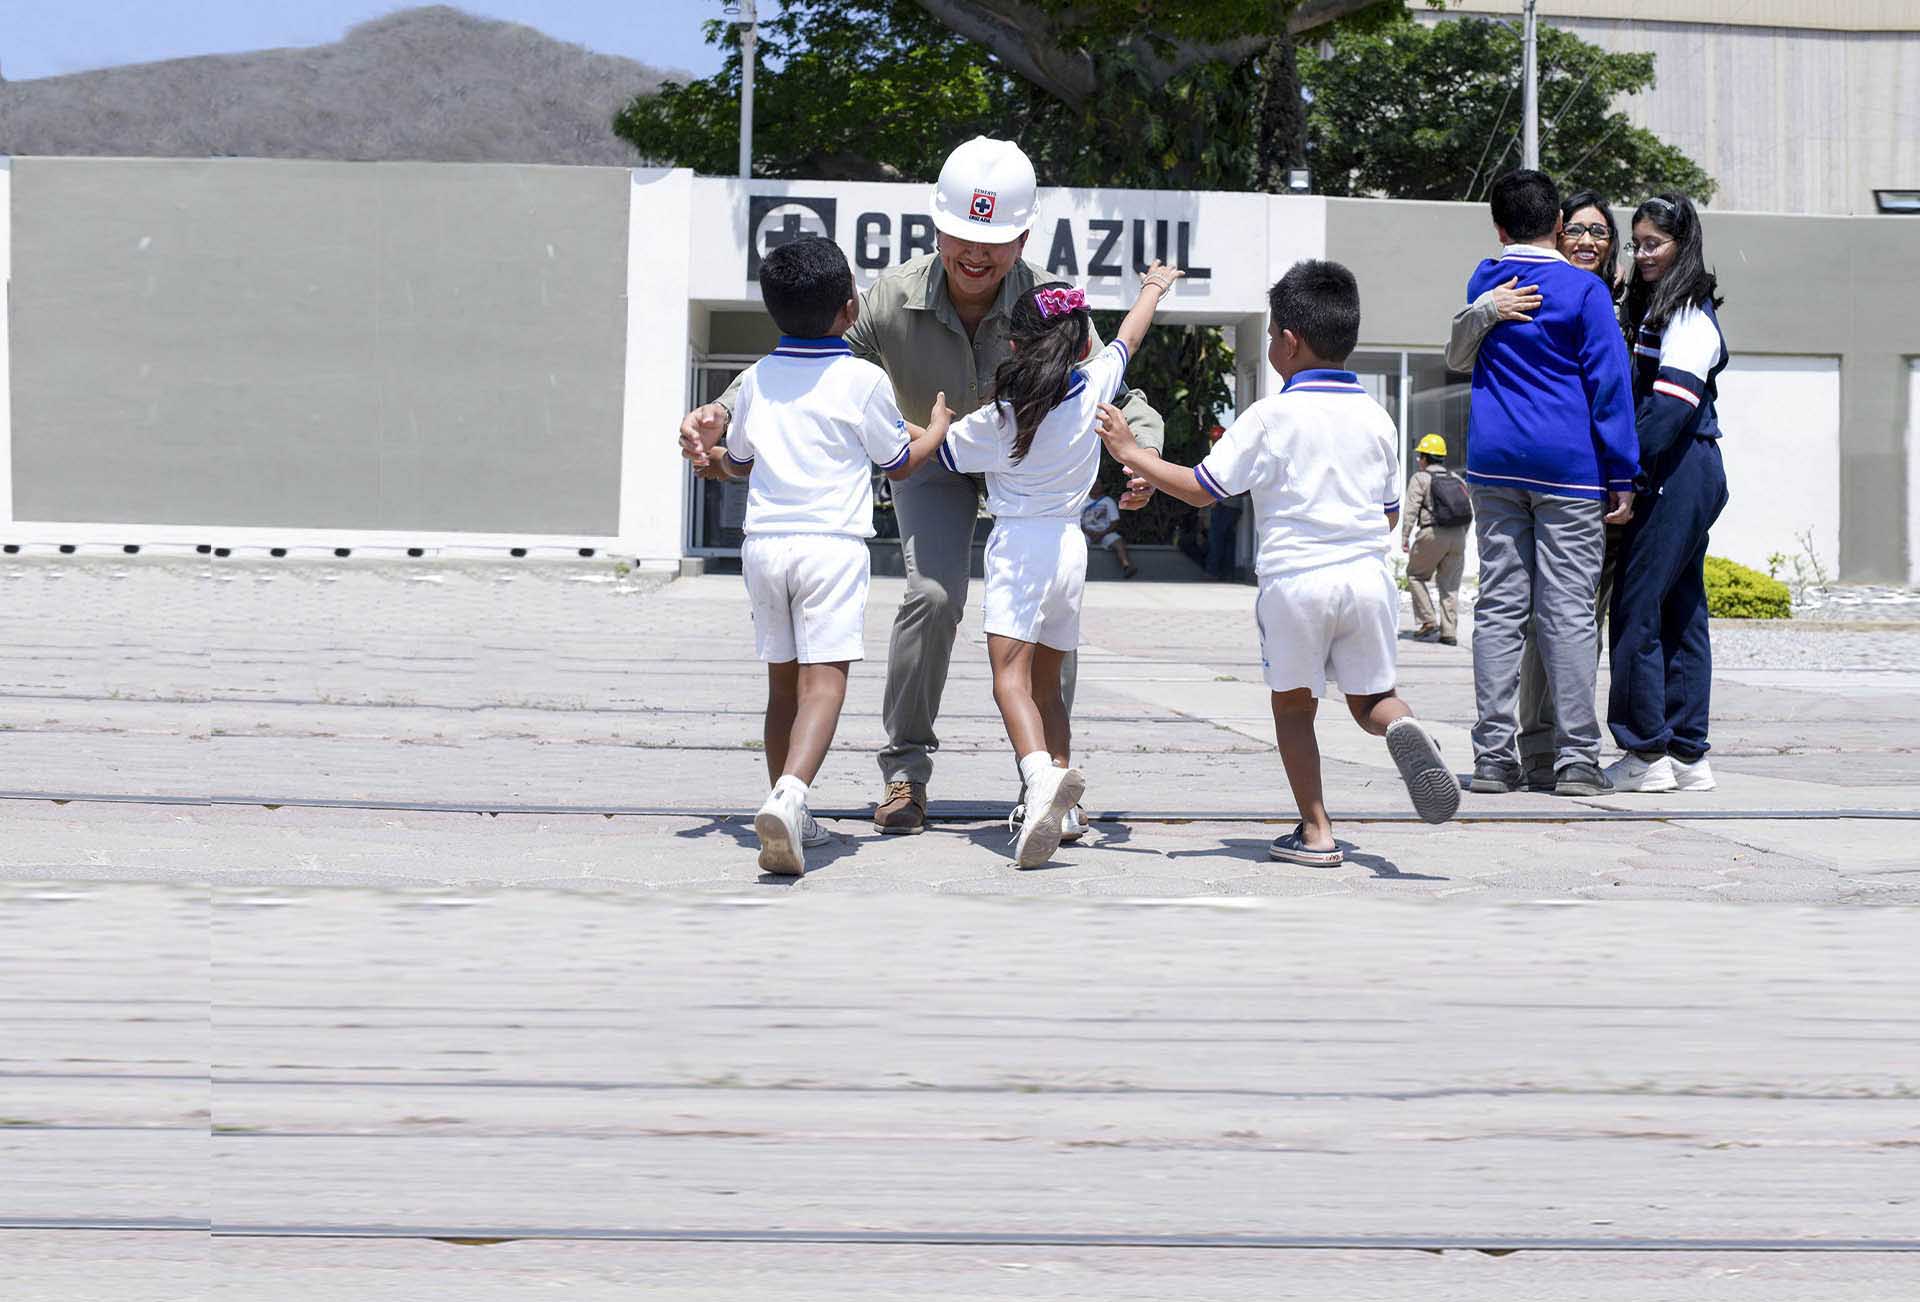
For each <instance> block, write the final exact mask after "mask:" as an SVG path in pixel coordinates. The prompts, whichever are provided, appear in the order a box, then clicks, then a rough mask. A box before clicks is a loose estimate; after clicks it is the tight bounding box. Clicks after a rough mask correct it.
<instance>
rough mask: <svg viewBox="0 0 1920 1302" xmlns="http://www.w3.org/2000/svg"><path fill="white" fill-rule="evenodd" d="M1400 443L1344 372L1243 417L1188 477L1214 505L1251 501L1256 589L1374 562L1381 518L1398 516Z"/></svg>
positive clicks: (1325, 373)
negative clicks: (1302, 574)
mask: <svg viewBox="0 0 1920 1302" xmlns="http://www.w3.org/2000/svg"><path fill="white" fill-rule="evenodd" d="M1399 438H1400V428H1399V426H1398V425H1396V424H1395V423H1394V419H1393V417H1392V416H1390V415H1388V414H1387V411H1386V409H1385V408H1384V407H1382V406H1381V405H1380V404H1379V403H1377V402H1375V401H1374V400H1373V399H1372V398H1371V397H1369V396H1368V395H1367V391H1366V390H1365V389H1364V388H1362V387H1361V385H1360V382H1359V379H1358V377H1356V376H1355V375H1354V373H1353V372H1352V371H1336V370H1311V371H1300V372H1298V373H1296V374H1295V375H1294V376H1293V378H1292V379H1290V380H1288V381H1287V384H1286V387H1285V388H1284V389H1282V390H1281V391H1280V392H1279V393H1276V394H1273V395H1271V396H1270V397H1266V398H1262V399H1261V400H1260V401H1259V402H1256V403H1254V404H1253V405H1252V406H1251V407H1249V408H1247V409H1246V411H1244V412H1242V413H1241V414H1240V418H1239V419H1238V420H1236V421H1234V422H1233V425H1232V427H1231V428H1230V429H1228V430H1227V432H1226V433H1225V434H1222V435H1221V436H1220V441H1219V442H1218V443H1216V444H1214V445H1213V450H1212V451H1211V452H1209V453H1208V454H1207V459H1206V460H1205V461H1202V462H1201V463H1200V464H1199V465H1198V466H1196V467H1194V476H1195V477H1196V478H1197V479H1198V480H1199V481H1200V486H1201V487H1202V488H1204V489H1206V490H1207V492H1208V493H1210V494H1212V495H1213V497H1214V498H1215V499H1216V500H1219V501H1225V500H1226V499H1227V498H1229V497H1233V496H1235V495H1237V494H1240V493H1251V494H1252V497H1253V516H1254V526H1255V528H1256V530H1257V531H1258V533H1259V544H1258V549H1257V556H1256V559H1255V562H1254V568H1255V571H1256V572H1257V573H1258V574H1259V576H1260V577H1261V578H1262V579H1270V578H1272V577H1274V576H1275V575H1279V574H1287V573H1291V572H1294V571H1298V570H1307V569H1314V568H1317V567H1319V566H1322V565H1336V564H1339V563H1341V562H1343V561H1350V560H1355V559H1358V558H1361V557H1368V556H1371V557H1373V558H1375V559H1382V558H1384V556H1385V554H1386V536H1387V535H1386V521H1385V519H1384V518H1383V515H1384V513H1387V512H1392V511H1397V510H1399V509H1400V459H1399V457H1397V456H1396V455H1395V454H1394V448H1395V446H1396V445H1397V444H1398V442H1399ZM1383 563H1384V561H1383Z"/></svg>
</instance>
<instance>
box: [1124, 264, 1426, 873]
mask: <svg viewBox="0 0 1920 1302" xmlns="http://www.w3.org/2000/svg"><path fill="white" fill-rule="evenodd" d="M1267 300H1268V307H1269V309H1270V311H1271V313H1272V317H1273V320H1272V323H1271V324H1270V325H1269V326H1268V329H1267V333H1268V336H1269V338H1270V343H1269V344H1268V347H1267V360H1268V361H1270V362H1271V363H1272V364H1273V369H1274V370H1276V371H1278V372H1279V373H1280V375H1281V377H1282V378H1283V379H1285V381H1286V387H1285V388H1284V389H1282V390H1281V391H1280V392H1279V393H1277V394H1274V395H1272V396H1271V397H1267V398H1262V399H1261V400H1260V401H1259V402H1256V403H1254V404H1253V405H1252V406H1251V407H1249V408H1248V409H1247V410H1246V412H1245V413H1244V414H1242V415H1241V417H1240V418H1239V419H1238V420H1236V421H1235V422H1234V423H1233V427H1232V428H1231V429H1229V430H1228V431H1227V432H1226V434H1225V435H1224V436H1222V438H1221V439H1220V441H1219V442H1218V443H1216V444H1215V445H1214V448H1213V451H1212V452H1210V453H1208V454H1207V458H1206V460H1204V461H1202V462H1201V463H1200V464H1199V465H1198V466H1193V467H1188V466H1176V465H1171V464H1169V463H1167V462H1165V461H1162V460H1161V459H1160V456H1159V454H1158V453H1155V452H1152V451H1150V450H1148V449H1145V448H1142V447H1140V446H1139V444H1137V443H1135V442H1134V440H1133V436H1132V435H1131V434H1130V433H1128V431H1127V426H1126V422H1125V421H1124V420H1119V421H1118V422H1116V420H1115V417H1116V415H1117V412H1115V410H1114V409H1113V408H1112V406H1111V405H1108V406H1104V407H1102V409H1101V423H1100V436H1101V438H1102V439H1103V440H1105V442H1106V445H1107V450H1108V451H1110V452H1112V453H1113V456H1114V459H1115V460H1117V461H1119V462H1120V463H1121V464H1123V465H1124V466H1126V467H1127V469H1128V470H1129V471H1131V472H1132V473H1133V474H1134V475H1136V476H1138V477H1139V478H1141V479H1144V480H1146V481H1147V482H1148V483H1149V484H1151V485H1153V486H1154V487H1155V488H1157V489H1160V490H1161V491H1162V492H1166V493H1171V494H1173V495H1174V496H1175V497H1177V498H1179V499H1180V500H1181V501H1183V502H1189V503H1191V504H1192V505H1194V506H1206V505H1207V504H1209V503H1211V502H1217V501H1224V500H1225V499H1227V498H1229V497H1232V496H1234V495H1235V494H1236V493H1243V492H1251V493H1252V496H1253V511H1254V519H1255V521H1256V524H1257V526H1258V530H1257V531H1258V534H1259V557H1258V561H1257V565H1256V570H1257V573H1258V575H1259V578H1260V594H1259V597H1258V599H1257V601H1256V604H1255V606H1254V619H1255V622H1256V623H1257V624H1258V626H1259V629H1260V658H1261V663H1262V664H1263V665H1264V666H1265V669H1266V680H1267V687H1268V689H1269V690H1270V691H1271V692H1272V693H1273V730H1274V737H1275V740H1276V741H1277V742H1278V743H1279V748H1280V759H1281V762H1282V763H1283V764H1285V766H1286V770H1287V782H1288V784H1289V785H1290V786H1291V787H1292V788H1293V798H1294V802H1295V804H1297V805H1298V806H1299V809H1300V822H1299V824H1298V825H1296V826H1295V827H1294V829H1293V831H1291V832H1289V833H1287V834H1286V835H1285V836H1281V837H1278V838H1276V839H1275V840H1274V842H1273V844H1272V846H1270V847H1269V849H1268V853H1269V854H1270V855H1271V856H1272V857H1273V858H1275V859H1279V860H1282V861H1284V862H1287V863H1297V864H1305V865H1308V866H1311V867H1331V866H1333V865H1335V864H1338V863H1340V862H1341V861H1342V854H1341V851H1340V847H1339V845H1338V843H1337V842H1335V840H1334V839H1333V824H1332V822H1331V821H1330V820H1329V819H1328V817H1327V807H1326V802H1325V799H1324V798H1323V796H1322V793H1321V786H1320V748H1319V745H1318V743H1317V742H1316V741H1315V739H1314V733H1313V719H1314V713H1315V711H1316V709H1317V708H1318V704H1319V702H1318V699H1317V698H1318V697H1319V696H1320V695H1321V694H1322V693H1323V692H1325V690H1326V686H1327V679H1328V678H1329V676H1331V677H1332V678H1333V679H1335V680H1336V681H1337V682H1338V683H1339V684H1340V689H1341V691H1343V692H1344V693H1346V697H1347V708H1348V709H1349V710H1350V711H1352V713H1353V718H1354V722H1356V723H1358V724H1359V725H1360V726H1361V727H1362V728H1364V729H1365V730H1366V731H1367V732H1369V733H1371V734H1372V735H1373V736H1376V737H1385V738H1386V739H1387V752H1388V753H1389V754H1390V755H1392V756H1393V761H1394V764H1395V765H1396V766H1397V767H1398V768H1399V770H1400V776H1401V777H1402V778H1403V779H1404V780H1405V782H1406V784H1407V794H1408V795H1410V796H1411V797H1412V798H1413V807H1414V809H1415V811H1417V812H1418V813H1419V815H1420V817H1421V818H1423V819H1425V820H1426V821H1427V822H1429V823H1444V822H1445V821H1446V820H1448V819H1449V818H1452V817H1453V815H1454V813H1455V811H1456V810H1458V809H1459V807H1460V784H1459V782H1458V781H1457V780H1456V779H1455V778H1454V775H1453V774H1452V773H1451V772H1449V771H1448V769H1447V766H1446V765H1445V764H1443V763H1442V762H1441V760H1440V752H1439V749H1438V748H1437V747H1436V746H1435V745H1434V742H1433V738H1432V737H1430V736H1428V735H1427V731H1426V729H1425V728H1423V727H1422V726H1421V725H1420V723H1419V721H1418V720H1416V719H1415V718H1414V717H1413V712H1412V711H1411V710H1409V709H1408V708H1407V705H1406V702H1404V701H1402V700H1401V699H1400V697H1399V695H1398V694H1397V693H1396V692H1395V691H1394V678H1395V674H1394V670H1395V663H1394V656H1395V648H1394V642H1395V633H1396V631H1397V629H1398V625H1399V609H1400V602H1399V593H1398V590H1397V589H1396V588H1395V586H1394V582H1393V575H1392V574H1391V573H1390V572H1389V571H1388V569H1387V561H1386V555H1385V549H1384V547H1383V545H1382V544H1383V542H1384V541H1385V540H1384V539H1383V538H1382V536H1381V535H1382V534H1383V533H1385V532H1388V531H1390V530H1392V528H1393V527H1394V525H1395V523H1396V522H1397V521H1398V519H1399V514H1400V468H1399V459H1398V458H1397V457H1395V455H1394V446H1395V444H1396V443H1397V442H1398V441H1399V430H1398V427H1397V426H1396V425H1395V423H1394V420H1393V417H1391V416H1389V415H1388V414H1387V413H1386V411H1385V410H1384V409H1382V408H1381V406H1380V405H1379V404H1378V403H1376V402H1374V401H1373V400H1372V399H1371V398H1369V397H1368V396H1367V392H1366V390H1365V389H1363V388H1361V387H1360V383H1359V381H1358V379H1357V378H1356V377H1355V376H1354V374H1353V372H1351V371H1347V370H1344V369H1341V366H1342V363H1344V362H1345V361H1346V360H1347V355H1348V354H1349V353H1351V352H1352V351H1353V347H1354V344H1355V342H1356V341H1357V340H1358V339H1359V337H1360V288H1359V285H1358V284H1357V283H1356V282H1355V281H1354V278H1353V273H1352V272H1350V271H1348V270H1347V269H1346V268H1345V267H1343V266H1341V265H1340V264H1339V263H1337V262H1313V261H1307V262H1296V263H1294V265H1293V268H1292V270H1290V271H1288V272H1287V274H1286V275H1285V276H1283V277H1281V278H1280V282H1279V283H1278V284H1276V285H1275V286H1274V287H1273V288H1272V289H1271V290H1270V291H1269V292H1268V295H1267Z"/></svg>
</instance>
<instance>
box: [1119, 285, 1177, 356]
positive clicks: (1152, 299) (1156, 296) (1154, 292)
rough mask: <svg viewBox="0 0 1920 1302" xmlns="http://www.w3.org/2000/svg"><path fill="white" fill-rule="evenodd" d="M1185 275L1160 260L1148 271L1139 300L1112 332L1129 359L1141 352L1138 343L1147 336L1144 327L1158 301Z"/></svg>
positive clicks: (1148, 322)
mask: <svg viewBox="0 0 1920 1302" xmlns="http://www.w3.org/2000/svg"><path fill="white" fill-rule="evenodd" d="M1186 274H1187V273H1186V272H1184V271H1182V270H1180V268H1178V267H1169V266H1168V265H1167V264H1166V263H1164V262H1159V261H1156V262H1155V263H1154V264H1153V265H1152V266H1150V267H1148V268H1147V272H1146V276H1145V278H1144V279H1142V280H1141V282H1140V297H1139V298H1136V299H1134V300H1133V306H1132V307H1130V308H1128V309H1127V314H1126V316H1125V317H1123V318H1121V321H1120V328H1119V329H1118V330H1115V331H1114V332H1113V337H1114V338H1115V339H1118V340H1119V341H1120V342H1121V343H1123V344H1125V345H1126V346H1127V356H1128V357H1132V356H1133V355H1134V354H1135V353H1137V352H1139V351H1140V341H1141V340H1143V339H1145V338H1146V337H1147V327H1148V326H1150V325H1152V324H1153V314H1154V312H1155V310H1156V309H1158V308H1159V306H1160V300H1161V298H1162V297H1164V296H1165V295H1166V294H1167V293H1168V291H1170V290H1171V289H1172V288H1173V282H1174V281H1176V280H1178V279H1180V278H1181V277H1182V276H1184V275H1186Z"/></svg>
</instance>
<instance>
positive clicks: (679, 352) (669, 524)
mask: <svg viewBox="0 0 1920 1302" xmlns="http://www.w3.org/2000/svg"><path fill="white" fill-rule="evenodd" d="M630 198H631V209H630V216H629V220H628V223H627V371H626V395H625V409H624V414H623V421H622V435H621V445H620V546H621V547H622V548H623V549H627V550H631V551H632V552H633V553H634V554H635V555H636V556H638V557H640V558H641V559H643V560H663V559H671V558H677V557H679V556H680V555H681V554H682V553H683V551H684V550H685V539H686V493H685V489H684V487H683V486H684V484H685V482H686V473H687V472H686V463H685V462H684V461H682V460H681V458H680V449H679V445H678V443H677V441H676V439H675V431H676V430H677V429H678V427H679V425H680V417H681V416H682V415H683V414H684V413H685V411H686V409H687V356H688V354H687V340H688V335H687V330H688V317H687V298H688V294H689V292H690V287H689V279H690V275H691V272H690V268H689V266H688V262H687V258H686V257H685V255H684V253H683V250H684V249H685V247H686V243H687V231H688V228H689V223H690V222H691V221H692V219H693V173H691V172H686V171H665V170H650V169H645V170H636V171H635V172H634V173H633V189H632V192H631V196H630Z"/></svg>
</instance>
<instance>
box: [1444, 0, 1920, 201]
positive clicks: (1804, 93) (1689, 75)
mask: <svg viewBox="0 0 1920 1302" xmlns="http://www.w3.org/2000/svg"><path fill="white" fill-rule="evenodd" d="M1912 8H1913V10H1914V11H1915V13H1916V14H1920V4H1915V5H1913V6H1912ZM1479 9H1480V6H1479V5H1476V4H1475V3H1474V0H1468V7H1467V9H1466V10H1464V11H1462V16H1465V15H1466V14H1470V13H1474V12H1475V11H1477V10H1479ZM1481 16H1499V17H1502V18H1506V17H1507V15H1504V14H1499V15H1494V14H1486V13H1482V14H1481ZM1544 21H1546V22H1549V23H1551V24H1552V25H1553V26H1555V27H1559V28H1562V29H1564V30H1566V31H1569V32H1572V33H1573V34H1574V35H1576V36H1578V37H1580V39H1582V40H1584V41H1589V42H1591V43H1592V44H1595V45H1598V46H1601V47H1602V48H1604V49H1608V50H1621V51H1634V52H1648V51H1650V52H1652V53H1653V55H1654V58H1655V62H1654V70H1655V74H1656V76H1657V78H1658V81H1657V83H1656V85H1655V86H1654V88H1653V89H1652V90H1649V91H1647V92H1645V93H1644V94H1641V95H1636V96H1633V97H1631V98H1630V99H1628V100H1627V101H1625V102H1624V103H1623V105H1622V107H1623V108H1624V109H1625V111H1626V113H1627V116H1628V117H1629V118H1630V119H1631V120H1632V121H1633V123H1634V124H1635V125H1636V126H1642V127H1646V128H1647V129H1648V130H1650V131H1652V132H1653V133H1654V134H1655V135H1657V136H1659V137H1660V138H1661V139H1662V140H1664V141H1666V142H1667V143H1669V144H1671V145H1675V146H1678V147H1679V148H1680V149H1682V150H1684V151H1685V152H1686V153H1687V154H1688V156H1689V157H1691V158H1692V159H1693V160H1694V161H1695V162H1697V163H1699V164H1700V165H1701V166H1702V167H1704V168H1706V170H1707V172H1708V173H1709V174H1710V175H1711V176H1712V177H1713V178H1714V179H1715V180H1716V181H1717V182H1719V186H1720V189H1719V191H1718V192H1717V193H1716V194H1715V196H1714V200H1713V206H1714V207H1716V208H1721V209H1732V210H1737V211H1741V212H1788V213H1836V214H1837V213H1871V212H1873V211H1875V207H1874V199H1873V191H1874V190H1875V189H1876V188H1879V189H1915V188H1920V31H1911V30H1909V31H1840V30H1814V29H1808V28H1790V27H1752V26H1746V25H1735V24H1705V23H1686V22H1670V21H1659V22H1649V21H1643V20H1639V19H1616V18H1591V17H1563V16H1559V15H1549V16H1547V17H1546V18H1545V19H1544ZM1553 107H1554V106H1553V105H1552V104H1551V103H1548V104H1544V105H1543V106H1542V108H1543V112H1545V113H1549V114H1550V113H1551V112H1552V110H1553ZM1623 197H1624V196H1623Z"/></svg>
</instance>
